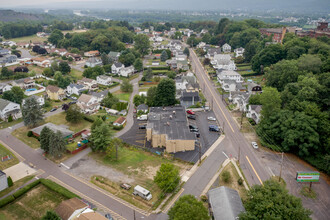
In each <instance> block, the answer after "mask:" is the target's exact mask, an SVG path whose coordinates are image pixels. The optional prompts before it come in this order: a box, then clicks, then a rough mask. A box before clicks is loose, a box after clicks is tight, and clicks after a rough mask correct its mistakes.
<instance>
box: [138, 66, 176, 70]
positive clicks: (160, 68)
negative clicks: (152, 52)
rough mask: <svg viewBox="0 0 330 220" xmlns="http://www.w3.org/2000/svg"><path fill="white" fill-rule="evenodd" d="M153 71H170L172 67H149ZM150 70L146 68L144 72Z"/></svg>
mask: <svg viewBox="0 0 330 220" xmlns="http://www.w3.org/2000/svg"><path fill="white" fill-rule="evenodd" d="M149 68H150V69H152V70H170V69H171V67H170V66H151V67H149ZM147 69H148V68H146V67H145V68H144V70H147Z"/></svg>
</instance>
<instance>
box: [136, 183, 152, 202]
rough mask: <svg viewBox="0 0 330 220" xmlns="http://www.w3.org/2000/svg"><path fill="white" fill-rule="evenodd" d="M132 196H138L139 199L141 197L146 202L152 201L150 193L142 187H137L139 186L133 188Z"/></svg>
mask: <svg viewBox="0 0 330 220" xmlns="http://www.w3.org/2000/svg"><path fill="white" fill-rule="evenodd" d="M133 195H135V196H136V195H138V196H140V197H142V198H144V199H145V200H148V201H149V200H150V199H152V195H151V193H150V192H149V191H148V190H146V189H145V188H143V187H142V186H139V185H137V186H135V187H134V192H133Z"/></svg>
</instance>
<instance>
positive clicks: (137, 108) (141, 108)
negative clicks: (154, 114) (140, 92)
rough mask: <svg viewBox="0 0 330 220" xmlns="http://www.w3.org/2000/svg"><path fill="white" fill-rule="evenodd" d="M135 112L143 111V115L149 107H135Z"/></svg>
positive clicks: (144, 105)
mask: <svg viewBox="0 0 330 220" xmlns="http://www.w3.org/2000/svg"><path fill="white" fill-rule="evenodd" d="M136 111H143V112H144V113H147V112H148V111H149V107H148V106H147V105H146V104H141V105H139V106H138V107H136Z"/></svg>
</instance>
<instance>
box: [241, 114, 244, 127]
mask: <svg viewBox="0 0 330 220" xmlns="http://www.w3.org/2000/svg"><path fill="white" fill-rule="evenodd" d="M243 116H244V111H242V115H241V130H242V127H243Z"/></svg>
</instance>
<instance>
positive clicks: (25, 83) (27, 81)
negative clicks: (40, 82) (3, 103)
mask: <svg viewBox="0 0 330 220" xmlns="http://www.w3.org/2000/svg"><path fill="white" fill-rule="evenodd" d="M11 84H12V86H19V87H21V89H30V88H33V87H35V85H36V83H35V81H34V80H33V79H31V78H30V77H27V78H23V79H17V80H14V81H13V82H12V83H11Z"/></svg>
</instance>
